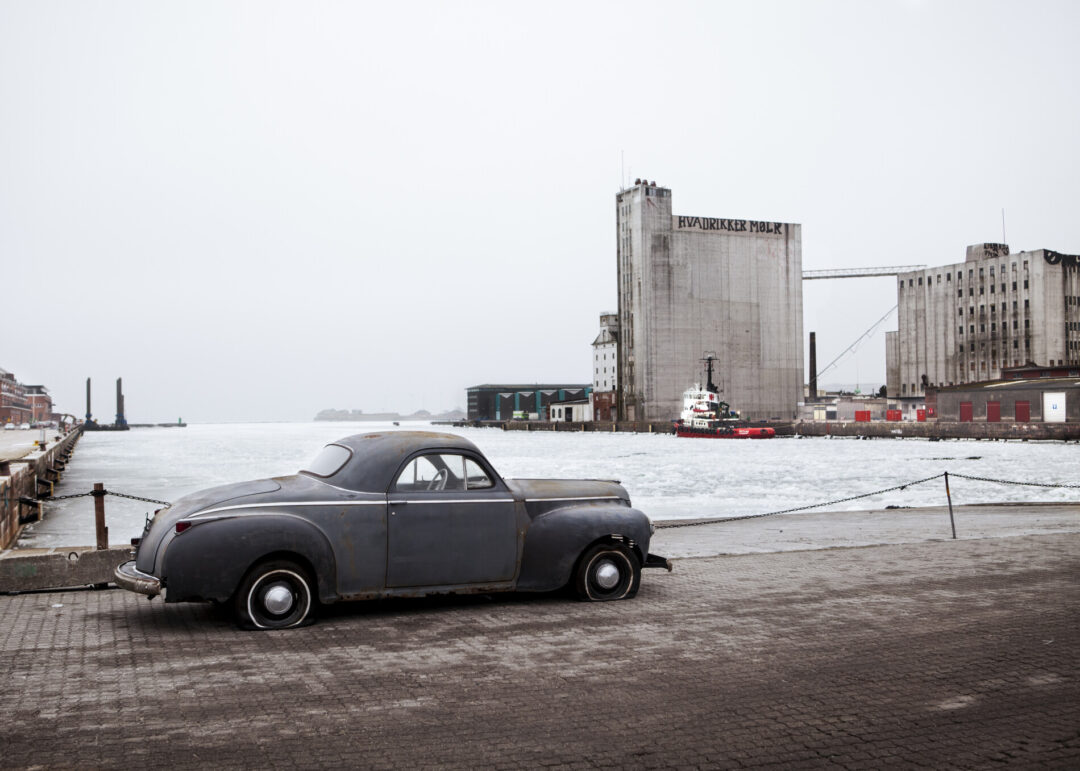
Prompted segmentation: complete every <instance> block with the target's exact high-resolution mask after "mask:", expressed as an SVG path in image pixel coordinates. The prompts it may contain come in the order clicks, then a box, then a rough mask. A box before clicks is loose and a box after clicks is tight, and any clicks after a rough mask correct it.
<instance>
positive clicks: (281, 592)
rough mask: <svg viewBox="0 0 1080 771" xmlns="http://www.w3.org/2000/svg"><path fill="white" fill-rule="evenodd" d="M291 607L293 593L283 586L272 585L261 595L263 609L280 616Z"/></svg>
mask: <svg viewBox="0 0 1080 771" xmlns="http://www.w3.org/2000/svg"><path fill="white" fill-rule="evenodd" d="M292 606H293V593H292V592H291V591H290V590H289V587H287V586H285V584H274V585H273V586H271V587H270V588H269V589H267V590H266V591H265V592H264V593H263V607H265V608H266V609H267V610H268V611H270V612H271V613H273V614H274V615H275V616H280V615H281V614H282V613H286V612H288V611H289V610H290V609H291V608H292Z"/></svg>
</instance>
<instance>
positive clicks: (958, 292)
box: [956, 278, 1028, 297]
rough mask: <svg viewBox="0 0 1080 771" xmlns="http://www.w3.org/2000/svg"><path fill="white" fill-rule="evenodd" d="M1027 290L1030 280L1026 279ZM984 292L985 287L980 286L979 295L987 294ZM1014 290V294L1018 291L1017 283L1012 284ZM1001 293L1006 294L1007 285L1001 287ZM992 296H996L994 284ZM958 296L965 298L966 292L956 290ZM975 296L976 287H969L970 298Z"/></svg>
mask: <svg viewBox="0 0 1080 771" xmlns="http://www.w3.org/2000/svg"><path fill="white" fill-rule="evenodd" d="M1027 288H1028V280H1027V279H1026V278H1025V279H1024V289H1027ZM984 290H985V287H981V286H980V287H979V294H986V292H985V291H984ZM1012 290H1013V291H1014V292H1015V291H1016V282H1015V281H1014V282H1012ZM1001 293H1002V294H1005V285H1004V284H1002V285H1001ZM990 294H994V285H993V284H991V285H990ZM956 296H957V297H963V296H964V290H963V289H957V290H956ZM974 296H975V287H973V286H969V287H968V297H974Z"/></svg>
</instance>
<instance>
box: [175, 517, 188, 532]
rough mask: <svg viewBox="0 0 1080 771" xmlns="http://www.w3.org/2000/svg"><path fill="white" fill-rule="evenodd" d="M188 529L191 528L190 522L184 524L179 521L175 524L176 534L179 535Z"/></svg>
mask: <svg viewBox="0 0 1080 771" xmlns="http://www.w3.org/2000/svg"><path fill="white" fill-rule="evenodd" d="M189 527H191V523H190V522H184V521H183V520H180V521H179V522H177V523H176V534H177V535H179V534H180V533H182V532H184V531H185V530H187V529H188V528H189Z"/></svg>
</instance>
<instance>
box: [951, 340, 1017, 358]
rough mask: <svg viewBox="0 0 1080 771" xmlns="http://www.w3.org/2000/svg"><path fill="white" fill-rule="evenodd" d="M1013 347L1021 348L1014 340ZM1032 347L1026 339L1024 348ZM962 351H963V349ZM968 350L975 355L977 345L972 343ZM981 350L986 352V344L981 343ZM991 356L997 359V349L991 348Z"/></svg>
mask: <svg viewBox="0 0 1080 771" xmlns="http://www.w3.org/2000/svg"><path fill="white" fill-rule="evenodd" d="M1002 344H1004V341H1002ZM1012 347H1013V348H1019V347H1020V341H1019V340H1015V339H1014V340H1013V345H1012ZM1030 347H1031V341H1030V340H1028V339H1025V340H1024V348H1030ZM961 350H963V349H961ZM968 350H969V351H970V352H971V353H975V343H971V347H970V348H968ZM979 350H983V351H984V350H986V343H979ZM990 355H991V356H992V357H995V358H996V357H997V348H991V349H990Z"/></svg>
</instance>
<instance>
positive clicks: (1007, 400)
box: [926, 365, 1080, 423]
mask: <svg viewBox="0 0 1080 771" xmlns="http://www.w3.org/2000/svg"><path fill="white" fill-rule="evenodd" d="M926 408H927V412H928V413H929V414H930V416H931V417H933V418H935V419H937V420H939V421H957V422H960V423H979V422H985V423H1080V366H1071V367H1070V366H1067V365H1066V366H1062V367H1037V366H1034V365H1026V366H1020V367H1007V368H1006V369H1005V370H1004V372H1003V373H1002V376H1001V378H1000V379H998V380H993V381H989V382H984V383H966V384H963V385H954V386H945V387H944V388H934V387H932V386H931V387H930V388H928V389H927V394H926Z"/></svg>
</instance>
